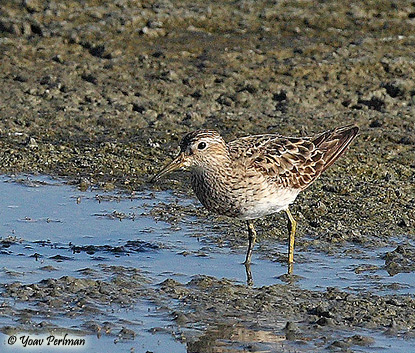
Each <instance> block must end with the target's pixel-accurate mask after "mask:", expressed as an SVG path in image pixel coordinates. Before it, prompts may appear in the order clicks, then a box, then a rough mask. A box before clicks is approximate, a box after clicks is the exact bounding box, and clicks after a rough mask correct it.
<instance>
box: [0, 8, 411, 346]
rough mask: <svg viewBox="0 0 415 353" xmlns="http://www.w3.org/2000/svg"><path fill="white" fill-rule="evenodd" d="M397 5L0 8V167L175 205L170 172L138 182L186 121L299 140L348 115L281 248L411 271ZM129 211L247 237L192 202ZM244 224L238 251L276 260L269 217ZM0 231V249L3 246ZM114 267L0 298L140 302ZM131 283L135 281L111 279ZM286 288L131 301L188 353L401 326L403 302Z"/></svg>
mask: <svg viewBox="0 0 415 353" xmlns="http://www.w3.org/2000/svg"><path fill="white" fill-rule="evenodd" d="M414 14H415V6H414V3H413V2H412V1H399V2H390V1H369V2H361V1H352V2H348V3H345V2H341V1H335V2H324V1H322V2H304V1H281V2H275V3H274V2H271V3H269V2H255V1H240V2H214V1H211V2H209V1H208V2H204V3H200V2H197V3H194V2H186V1H184V2H179V3H177V2H171V1H168V0H162V1H144V2H131V1H123V0H120V1H105V2H97V1H93V0H87V1H83V2H82V3H80V2H75V1H65V2H59V1H48V2H44V1H38V0H30V1H23V2H20V1H14V0H5V1H2V6H1V9H0V60H1V66H0V77H1V82H2V84H1V85H0V101H1V104H0V171H1V172H2V173H3V174H4V173H9V174H10V173H23V172H26V173H31V174H39V173H41V174H48V175H53V176H61V177H65V178H67V180H68V181H69V182H70V183H71V184H73V185H75V186H76V187H78V188H79V189H80V190H90V189H91V188H99V189H100V190H108V191H109V190H119V189H121V190H123V191H125V192H128V193H131V192H132V191H135V192H136V193H138V194H139V193H141V192H143V191H147V190H150V189H151V190H155V191H156V190H161V189H172V190H174V192H175V193H177V195H178V197H179V198H183V199H185V198H187V197H193V196H192V193H191V192H190V191H189V184H188V178H187V175H186V174H185V173H181V172H179V173H176V174H174V175H172V176H170V177H169V178H168V179H166V180H164V181H163V182H162V183H159V184H158V185H155V186H154V185H150V184H149V183H148V180H149V179H150V177H151V176H153V175H154V174H155V173H156V172H157V171H158V170H159V169H160V168H161V167H162V166H163V165H164V164H165V163H166V162H168V161H169V160H170V159H171V158H172V157H173V156H174V155H175V153H176V152H177V145H178V141H179V140H180V138H181V136H182V135H183V134H184V133H186V132H188V131H190V130H193V129H198V128H215V129H217V130H218V131H220V132H221V133H222V134H223V136H224V137H225V139H226V140H230V139H232V138H235V137H239V136H244V135H247V134H253V133H263V132H279V133H282V134H287V135H302V136H304V135H308V134H312V133H316V132H320V131H322V130H324V129H328V128H333V127H336V126H340V125H344V124H351V123H353V124H357V125H358V126H359V127H360V129H361V130H360V135H359V136H358V138H357V139H356V141H355V142H354V143H353V145H352V146H351V148H350V149H349V151H348V152H347V153H346V154H345V155H344V156H343V158H342V159H341V160H339V161H338V162H337V163H336V164H335V165H334V166H333V167H332V168H331V169H330V170H328V171H327V172H326V173H325V174H324V175H323V176H322V177H321V178H320V179H319V180H318V181H316V183H315V184H314V185H313V186H312V187H310V188H309V189H308V190H306V191H305V192H304V193H302V194H301V195H300V196H299V197H298V199H297V201H296V203H295V205H294V206H293V209H292V213H293V215H294V216H295V218H296V219H297V221H298V230H297V231H298V236H297V244H296V249H297V250H298V251H300V252H301V253H302V254H303V253H316V254H323V256H324V255H328V256H333V257H338V256H340V254H341V255H344V254H346V255H348V256H350V257H351V258H354V259H361V258H362V257H363V258H364V256H365V254H366V252H367V251H379V252H382V258H381V260H382V261H381V262H380V263H378V264H377V265H356V267H355V268H354V269H352V271H355V272H356V273H362V272H363V273H368V275H371V273H372V271H376V270H378V269H379V268H380V269H382V270H385V271H387V272H388V273H389V275H390V276H397V275H400V274H405V273H407V274H412V273H413V271H414V263H415V252H414V247H413V241H414V238H415V186H414V185H415V106H414V104H415V82H414V80H413V77H414V73H415V60H414V59H415V54H414V50H413V45H414V41H415V37H414V35H413V33H415V28H414V27H415V15H414ZM146 213H147V214H148V215H150V216H151V217H152V218H153V219H155V220H159V221H163V222H168V223H169V224H171V227H172V228H174V227H180V226H181V224H182V222H183V221H185V222H188V218H189V217H194V218H193V219H197V220H198V222H200V224H202V223H204V222H206V223H207V224H212V227H213V228H212V229H213V232H205V231H204V230H203V231H201V232H202V233H203V232H204V233H208V234H206V239H207V241H209V242H210V244H212V245H211V246H217V247H227V248H230V249H233V250H234V249H235V250H238V251H239V250H240V249H243V247H244V246H245V245H246V234H245V231H241V224H240V223H239V222H238V221H236V220H232V219H226V218H221V217H215V216H212V215H209V214H207V212H206V211H205V210H203V209H202V208H200V207H199V208H198V207H195V206H194V204H186V203H180V202H178V203H168V202H164V203H163V202H159V203H157V204H156V205H154V207H152V208H151V210H148V211H146ZM95 217H105V218H111V219H115V220H124V221H131V220H132V217H135V216H132V215H131V214H129V213H125V212H124V213H123V212H121V211H120V212H119V213H112V212H108V213H103V214H97V215H96V216H95ZM256 226H257V231H258V235H259V239H258V240H259V243H258V246H257V247H256V249H255V251H254V256H258V257H260V258H261V259H266V260H269V261H273V262H276V263H283V262H284V261H285V256H286V255H285V253H284V252H282V251H277V250H275V249H276V244H277V245H281V244H284V245H285V244H286V241H287V240H286V238H287V232H286V221H285V219H284V217H283V215H279V214H277V215H275V216H271V217H267V218H265V219H262V220H258V221H256ZM201 229H203V228H202V227H201ZM195 233H198V232H195ZM199 235H200V234H194V236H199ZM1 236H2V239H3V240H2V243H1V246H2V251H6V252H7V251H8V250H7V249H8V247H13V246H14V245H13V244H14V243H13V240H12V238H7V236H6V235H5V234H2V235H1ZM72 246H73V248H72V251H73V252H74V253H78V254H87V255H89V253H91V254H92V253H94V254H106V253H111V254H114V253H117V252H118V253H119V254H134V253H136V252H140V251H142V250H143V249H144V248H149V249H150V250H152V251H157V249H155V248H152V246H154V244H146V243H140V242H134V240H133V239H131V243H128V241H126V242H125V243H124V244H122V245H121V246H120V247H119V248H117V247H116V246H112V245H108V244H87V245H84V244H74V245H72ZM386 247H389V249H388V250H385V251H383V250H380V249H384V248H386ZM240 251H241V252H243V250H240ZM205 253H208V251H206V252H205ZM302 254H301V255H300V256H299V257H297V258H296V261H297V262H298V263H301V264H302V263H303V262H304V261H307V257H304V256H303V255H302ZM59 255H60V256H68V254H67V253H65V254H64V253H62V254H59ZM113 266H114V267H108V268H107V270H106V271H110V272H112V273H113V275H114V281H115V282H112V280H110V281H109V282H108V283H107V284H105V285H104V284H100V283H99V280H98V279H96V278H94V275H93V274H92V277H88V278H85V276H84V275H83V274H82V275H81V274H80V275H79V278H77V277H76V276H75V277H74V276H70V277H68V276H66V277H65V276H63V277H59V278H58V279H50V278H49V277H50V276H49V275H50V274H51V273H53V269H52V268H51V271H45V279H44V280H42V281H40V282H36V283H29V284H25V285H18V284H13V285H9V284H8V285H7V286H3V289H2V296H3V297H4V298H15V300H16V301H17V302H22V303H25V302H27V301H33V303H34V305H35V306H37V307H39V306H43V307H44V310H45V312H46V311H47V308H48V307H51V306H53V305H55V307H54V310H56V312H58V313H63V312H66V311H65V310H66V309H65V310H64V309H63V308H69V307H67V306H66V305H67V304H66V303H69V302H70V303H72V304H71V306H70V308H71V310H72V311H73V312H74V315H81V316H82V315H83V312H82V310H81V309H79V308H78V306H79V305H78V304H77V303H79V302H80V301H82V300H81V297H82V298H83V297H86V298H87V300H86V301H85V303H86V305H87V307H89V306H90V307H91V310H93V307H94V306H99V305H104V304H105V303H106V301H108V300H114V301H116V302H119V301H120V300H121V301H126V302H127V303H128V302H129V301H139V300H140V296H141V295H142V293H143V292H142V291H141V289H140V288H141V284H142V282H143V283H144V282H146V281H145V279H144V278H142V277H141V275H142V274H141V273H140V271H139V269H134V268H132V269H131V271H132V272H131V273H130V272H128V271H130V270H128V271H127V273H125V272H124V271H118V270H117V265H116V264H113ZM135 271H137V273H135ZM255 271H260V269H259V268H254V269H253V272H254V273H253V276H254V280H255ZM118 272H121V273H118ZM294 273H295V268H294ZM117 276H119V277H118V279H117V280H116V279H115V278H117ZM130 277H131V278H133V280H132V282H131V283H132V287H131V288H132V289H134V290H130V289H129V288H126V287H128V286H127V285H126V283H129V282H130ZM144 277H145V276H144ZM147 280H149V281H150V282H151V280H152V279H151V278H147ZM296 283H299V285H297V284H296ZM296 283H294V284H287V285H282V284H273V283H270V284H269V285H267V286H261V287H253V288H249V287H246V286H243V285H241V284H235V283H233V282H232V281H228V280H225V279H223V280H221V279H217V278H213V277H204V276H202V277H200V278H195V279H193V280H190V281H186V282H183V283H182V282H178V281H176V279H174V280H173V279H172V280H171V281H164V282H162V283H161V284H159V286H158V287H157V285H156V284H154V290H153V291H151V292H149V293H146V294H145V295H144V294H143V295H144V298H145V299H146V300H147V299H149V300H153V301H156V302H160V301H161V302H162V303H163V305H162V306H163V307H164V308H165V312H166V313H168V314H169V315H171V317H172V318H174V320H175V325H176V327H177V330H178V331H179V332H180V334H177V332H175V335H177V336H175V337H176V338H177V339H178V340H179V341H181V340H182V341H183V342H184V341H185V342H187V343H188V346H187V347H188V350H189V351H194V352H198V351H201V352H210V351H220V349H222V348H223V347H222V348H220V347H219V346H220V345H221V344H223V342H227V347H231V346H232V344H231V343H229V342H234V344H235V346H232V347H231V348H232V349H235V350H238V349H239V350H240V349H244V350H249V349H250V350H253V351H255V350H257V351H259V350H267V349H268V350H272V349H274V350H281V351H283V350H284V349H287V350H289V349H292V348H293V347H295V349H297V350H299V351H301V350H304V351H309V350H310V349H316V350H318V349H320V348H327V347H329V348H330V349H333V350H347V349H349V350H353V349H363V350H364V348H356V347H365V346H370V345H371V344H372V339H371V338H370V337H371V336H372V335H373V332H384V333H386V335H385V337H393V338H394V339H395V338H397V337H402V336H405V337H408V338H410V337H412V335H413V328H414V327H415V323H414V313H415V310H414V303H413V297H412V296H408V295H406V296H405V295H401V294H393V293H389V294H387V295H379V294H378V293H376V291H372V290H370V291H368V292H365V291H362V293H359V294H356V293H350V292H349V291H347V290H345V289H341V290H336V289H335V288H331V289H327V290H326V291H322V292H319V291H307V290H304V289H301V280H300V281H299V282H296ZM107 285H108V286H109V287H106V286H107ZM57 287H59V288H63V292H62V293H59V294H60V295H59V296H58V293H57V291H56V290H55V289H56V288H57ZM388 288H389V289H390V290H392V291H393V286H392V287H388ZM99 289H100V290H101V291H102V293H101V292H100V290H99ZM97 293H101V294H100V295H101V296H102V297H101V298H100V297H99V294H97ZM111 293H117V294H116V295H115V294H114V296H112V295H113V294H111ZM118 296H122V298H121V299H120V298H119V297H118ZM41 298H47V299H41ZM59 308H60V309H59ZM2 310H3V313H4V312H5V311H6V312H8V313H9V314H10V316H14V315H15V316H16V317H18V316H19V315H23V314H24V313H23V312H22V311H20V312H19V310H20V309H16V308H13V307H10V306H7V305H5V306H4V307H2ZM16 310H17V311H16ZM22 310H25V309H22ZM37 310H39V309H38V308H37ZM14 311H15V312H14ZM224 313H226V314H224ZM31 315H34V316H37V314H36V313H31ZM23 316H24V315H23ZM41 316H42V315H41ZM22 320H23V319H22ZM99 325H100V327H101V326H102V325H101V324H99ZM117 329H119V331H118V332H120V331H121V330H122V327H119V328H117ZM360 329H361V330H363V331H362V332H361V333H360V332H359V333H354V331H355V330H360ZM365 330H366V331H365ZM367 330H368V331H367ZM371 330H373V331H371ZM104 331H105V330H104ZM181 335H183V336H181ZM232 337H236V338H235V339H234V340H232ZM254 337H256V339H254ZM258 337H260V338H258ZM327 337H332V338H327ZM287 340H288V341H290V342H291V343H290V344H289V345H288V346H287ZM261 341H264V342H267V343H261ZM209 342H210V343H211V342H216V343H215V344H213V345H209V344H210V343H209ZM235 342H236V343H235ZM255 342H256V343H255ZM298 342H300V343H298ZM304 342H306V343H304ZM394 342H395V341H394ZM264 344H265V346H264ZM304 344H306V348H304V346H303V345H304ZM394 344H395V343H394ZM218 345H219V346H218ZM241 347H242V348H241ZM287 347H288V348H287ZM353 347H354V348H353ZM231 348H230V349H231Z"/></svg>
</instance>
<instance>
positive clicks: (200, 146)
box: [197, 142, 206, 150]
mask: <svg viewBox="0 0 415 353" xmlns="http://www.w3.org/2000/svg"><path fill="white" fill-rule="evenodd" d="M197 148H198V149H199V150H204V149H205V148H206V142H200V143H199V144H198V145H197Z"/></svg>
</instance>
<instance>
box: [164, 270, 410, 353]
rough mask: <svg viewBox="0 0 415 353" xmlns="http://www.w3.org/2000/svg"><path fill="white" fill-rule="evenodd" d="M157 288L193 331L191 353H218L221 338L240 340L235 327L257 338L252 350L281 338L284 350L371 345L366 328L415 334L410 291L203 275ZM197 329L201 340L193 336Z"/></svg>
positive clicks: (182, 323) (272, 345) (182, 324)
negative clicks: (240, 281) (244, 282)
mask: <svg viewBox="0 0 415 353" xmlns="http://www.w3.org/2000/svg"><path fill="white" fill-rule="evenodd" d="M158 291H159V292H160V293H162V295H163V296H167V297H169V298H171V299H174V300H175V303H176V305H175V307H176V310H175V311H174V314H173V315H174V318H175V321H176V323H177V324H178V325H179V327H181V328H182V329H183V330H185V331H186V330H189V331H190V333H189V335H188V337H189V339H190V343H189V345H190V347H193V350H191V351H192V352H193V351H194V352H196V351H198V350H197V349H199V351H204V352H205V351H206V352H216V351H217V349H218V346H220V344H221V343H220V342H221V341H222V340H230V341H232V340H233V341H234V343H235V344H236V343H238V342H239V344H242V343H243V339H242V338H241V336H238V334H237V332H238V331H244V330H245V331H246V332H250V334H251V336H252V338H251V340H249V342H250V343H249V344H253V347H256V346H255V343H252V342H257V343H258V347H256V348H255V349H254V351H257V350H260V348H259V347H260V346H261V345H265V346H266V347H267V349H271V348H274V349H275V344H277V342H278V347H279V349H281V350H282V351H285V350H284V345H285V349H287V351H289V350H290V349H293V345H294V346H295V345H296V344H299V347H298V348H299V350H300V351H307V349H317V348H323V347H326V348H327V347H329V348H330V347H331V348H334V347H336V346H337V347H339V348H342V347H343V348H346V347H347V348H352V347H353V346H371V345H372V344H374V342H375V338H373V337H371V336H370V333H369V335H368V331H366V330H367V329H370V330H371V331H372V334H373V333H374V332H378V333H377V334H376V335H380V334H381V333H384V334H388V335H390V334H393V335H396V336H400V337H405V336H407V337H411V336H412V329H413V327H414V324H415V300H414V299H413V298H412V297H410V296H402V297H399V298H396V297H395V296H382V297H380V296H377V295H375V294H372V293H360V294H358V295H356V294H351V293H347V292H343V291H340V290H338V289H336V288H328V289H327V290H326V291H325V292H312V291H306V290H301V289H299V288H298V287H296V286H293V285H273V286H267V287H261V288H252V287H248V286H241V285H235V284H233V283H231V282H229V281H227V280H224V279H222V280H218V279H215V278H212V277H205V276H201V277H197V278H195V279H193V280H191V281H190V282H188V283H187V284H181V283H178V282H176V281H172V280H167V281H165V282H163V283H161V284H160V287H159V289H158ZM221 328H222V329H221ZM205 330H206V331H205ZM356 331H361V332H366V335H365V334H363V335H360V334H359V335H356V334H353V332H356ZM197 332H199V334H200V335H202V336H203V339H195V337H197V336H198V334H197ZM369 332H370V331H369ZM247 335H249V334H248V333H247ZM376 335H375V336H376ZM245 343H246V342H245ZM196 347H197V348H196ZM301 347H303V348H301Z"/></svg>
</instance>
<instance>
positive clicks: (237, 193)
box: [153, 126, 358, 272]
mask: <svg viewBox="0 0 415 353" xmlns="http://www.w3.org/2000/svg"><path fill="white" fill-rule="evenodd" d="M357 132H358V128H357V127H356V126H345V127H341V128H336V129H333V130H329V131H326V132H323V133H321V134H318V135H315V136H313V137H284V136H281V135H278V134H265V135H253V136H247V137H242V138H238V139H236V140H233V141H231V142H229V143H228V144H226V143H225V141H224V140H223V139H222V137H221V136H220V135H219V133H218V132H216V131H214V130H197V131H193V132H190V133H189V134H187V135H186V136H184V137H183V139H182V141H181V142H180V150H181V152H180V154H179V156H178V157H177V158H176V159H175V160H174V161H173V162H171V163H170V164H169V165H168V166H167V167H165V168H164V169H163V170H162V171H161V172H160V173H159V174H158V175H156V176H155V177H154V178H153V181H156V180H158V179H159V178H160V177H161V176H162V175H165V174H167V173H169V172H171V171H173V170H175V169H178V168H180V167H186V168H189V169H190V170H191V184H192V189H193V190H194V192H195V194H196V196H197V197H198V199H199V200H200V202H201V203H202V204H203V205H204V206H205V207H206V208H207V209H208V210H209V211H211V212H214V213H217V214H220V215H225V216H229V217H237V218H240V219H245V220H247V222H248V231H249V247H248V252H247V257H246V261H245V263H246V264H247V265H249V263H250V261H251V254H252V248H253V245H254V242H255V236H256V234H255V229H254V227H253V224H252V221H251V220H252V219H255V218H259V217H263V216H266V215H268V214H271V213H275V212H279V211H281V210H284V211H286V212H287V215H288V218H289V224H290V229H291V232H290V233H291V234H290V249H289V256H288V261H289V263H290V264H291V263H292V262H293V248H294V233H295V225H296V222H295V220H294V218H293V217H292V215H291V213H290V211H289V209H288V206H289V205H290V204H291V203H292V202H294V200H295V198H296V197H297V195H298V193H299V192H300V191H302V190H304V189H305V188H307V187H308V186H309V185H311V184H312V183H313V182H314V181H315V180H316V179H317V178H318V177H319V176H320V175H321V173H322V172H323V171H324V170H326V169H327V168H328V167H329V166H331V165H332V164H333V163H334V162H335V161H336V159H337V158H339V157H340V156H341V155H342V154H343V153H344V152H345V150H346V149H347V147H348V146H349V144H350V142H351V141H352V140H353V139H354V138H355V137H356V135H357ZM290 267H291V266H290ZM290 267H289V272H291V270H290ZM291 268H292V267H291Z"/></svg>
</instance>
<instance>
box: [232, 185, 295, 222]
mask: <svg viewBox="0 0 415 353" xmlns="http://www.w3.org/2000/svg"><path fill="white" fill-rule="evenodd" d="M299 192H300V191H299V190H298V189H277V190H276V191H275V192H274V193H272V194H269V195H268V196H266V197H262V198H261V199H259V200H258V201H255V202H252V201H251V202H249V203H247V204H246V206H245V207H244V210H243V212H242V214H241V215H240V216H239V217H238V218H240V219H255V218H261V217H264V216H266V215H269V214H272V213H276V212H280V211H282V210H286V209H287V208H288V206H289V205H290V204H292V203H293V202H294V200H295V199H296V197H297V195H298V193H299Z"/></svg>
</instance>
